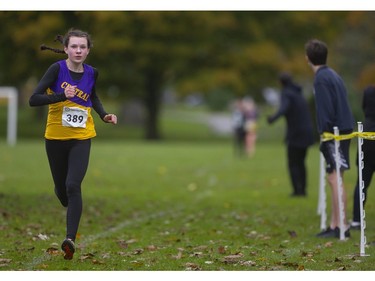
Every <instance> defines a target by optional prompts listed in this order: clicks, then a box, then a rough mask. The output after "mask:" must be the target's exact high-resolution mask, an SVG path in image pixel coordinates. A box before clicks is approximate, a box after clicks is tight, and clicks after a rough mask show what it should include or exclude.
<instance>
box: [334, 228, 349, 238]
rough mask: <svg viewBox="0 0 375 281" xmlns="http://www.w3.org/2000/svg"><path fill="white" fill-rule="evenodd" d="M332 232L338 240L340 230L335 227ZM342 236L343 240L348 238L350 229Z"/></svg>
mask: <svg viewBox="0 0 375 281" xmlns="http://www.w3.org/2000/svg"><path fill="white" fill-rule="evenodd" d="M334 231H335V233H336V238H340V228H338V227H336V228H335V229H334ZM344 236H345V238H349V237H350V227H349V228H348V229H347V230H346V231H345V232H344Z"/></svg>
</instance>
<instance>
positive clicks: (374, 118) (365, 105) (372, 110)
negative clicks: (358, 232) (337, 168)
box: [350, 85, 375, 229]
mask: <svg viewBox="0 0 375 281" xmlns="http://www.w3.org/2000/svg"><path fill="white" fill-rule="evenodd" d="M362 110H363V113H364V114H365V121H364V122H363V131H364V132H375V85H371V86H368V87H367V88H366V89H365V90H364V91H363V98H362ZM362 152H363V163H364V166H363V170H362V180H363V192H364V194H365V198H364V201H363V206H364V204H365V203H366V198H367V189H368V188H369V186H370V183H371V180H372V176H373V174H374V172H375V141H374V140H366V139H365V140H363V145H362ZM357 163H358V161H357ZM359 192H360V191H359V175H358V179H357V184H356V186H355V188H354V200H353V221H352V222H351V224H350V226H351V228H352V229H360V226H361V212H360V205H359V202H360V201H359V200H360V197H359ZM361 192H362V190H361Z"/></svg>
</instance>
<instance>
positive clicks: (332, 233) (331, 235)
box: [316, 227, 350, 238]
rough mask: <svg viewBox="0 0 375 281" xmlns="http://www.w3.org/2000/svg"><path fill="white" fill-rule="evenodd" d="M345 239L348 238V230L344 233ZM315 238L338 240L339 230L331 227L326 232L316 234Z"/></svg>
mask: <svg viewBox="0 0 375 281" xmlns="http://www.w3.org/2000/svg"><path fill="white" fill-rule="evenodd" d="M344 235H345V238H349V237H350V230H349V228H348V229H347V230H346V231H345V234H344ZM316 237H319V238H340V228H338V227H335V229H332V228H331V227H328V228H327V229H326V230H323V231H322V232H320V233H318V234H317V235H316Z"/></svg>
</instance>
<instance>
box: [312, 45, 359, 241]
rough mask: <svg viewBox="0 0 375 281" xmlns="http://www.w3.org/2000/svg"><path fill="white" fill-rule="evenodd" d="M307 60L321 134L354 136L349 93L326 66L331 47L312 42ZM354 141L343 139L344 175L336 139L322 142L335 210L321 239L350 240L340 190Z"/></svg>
mask: <svg viewBox="0 0 375 281" xmlns="http://www.w3.org/2000/svg"><path fill="white" fill-rule="evenodd" d="M305 51H306V60H307V63H308V64H309V66H310V67H311V69H312V71H313V72H314V74H315V78H314V94H315V106H316V117H317V125H318V132H319V134H320V135H322V134H323V133H324V132H328V133H333V128H334V127H337V128H338V129H339V131H340V135H342V134H350V133H351V132H352V131H353V127H354V118H353V115H352V111H351V109H350V106H349V101H348V93H347V91H346V87H345V84H344V81H343V80H342V78H341V77H340V76H339V75H338V74H337V73H336V72H335V71H334V70H333V69H332V68H330V67H328V66H327V65H326V63H327V56H328V48H327V45H326V44H325V43H324V42H322V41H320V40H317V39H312V40H309V41H308V42H307V43H306V45H305ZM349 147H350V139H348V140H341V141H340V147H339V155H338V157H339V158H340V159H339V161H340V165H339V167H340V171H339V173H340V175H337V172H336V169H337V167H336V161H335V156H336V155H335V154H336V153H335V144H334V141H333V140H330V141H325V142H322V143H321V145H320V151H321V152H322V153H323V155H324V159H325V161H326V172H327V179H328V183H329V185H330V187H331V191H332V192H331V196H332V208H331V212H332V215H331V222H330V226H329V227H328V228H327V229H326V230H324V231H322V232H321V233H319V234H317V236H318V237H325V238H331V237H336V238H340V236H341V235H340V233H342V232H344V234H345V237H350V232H349V226H348V224H347V220H346V202H347V201H346V193H345V188H344V184H342V188H341V191H342V193H341V195H342V196H341V198H340V200H341V202H343V224H344V225H343V226H342V228H340V224H341V221H340V218H341V215H340V213H341V210H340V201H339V194H340V191H339V188H340V180H339V179H338V178H340V179H341V182H342V183H343V180H342V179H343V175H344V171H345V170H348V169H349V168H350V161H349Z"/></svg>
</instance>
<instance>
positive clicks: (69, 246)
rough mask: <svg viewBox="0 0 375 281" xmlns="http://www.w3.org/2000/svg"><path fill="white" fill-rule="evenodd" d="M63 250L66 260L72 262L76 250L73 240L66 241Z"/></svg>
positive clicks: (62, 246) (62, 245)
mask: <svg viewBox="0 0 375 281" xmlns="http://www.w3.org/2000/svg"><path fill="white" fill-rule="evenodd" d="M61 249H62V250H63V251H64V253H65V255H64V259H66V260H71V259H72V258H73V254H74V252H75V250H76V247H75V245H74V242H73V240H71V239H65V240H64V242H63V243H62V244H61Z"/></svg>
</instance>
